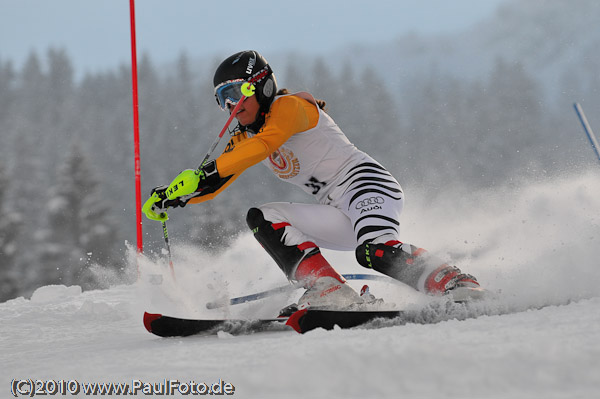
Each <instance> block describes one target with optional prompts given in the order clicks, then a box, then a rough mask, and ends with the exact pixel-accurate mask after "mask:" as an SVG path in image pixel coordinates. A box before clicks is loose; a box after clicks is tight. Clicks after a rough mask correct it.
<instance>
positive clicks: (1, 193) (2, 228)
mask: <svg viewBox="0 0 600 399" xmlns="http://www.w3.org/2000/svg"><path fill="white" fill-rule="evenodd" d="M7 190H8V176H7V175H6V173H5V170H4V168H3V166H2V165H1V164H0V302H3V301H6V300H7V299H10V298H14V297H15V296H16V295H18V293H19V278H18V273H17V270H16V269H15V260H16V256H17V240H16V238H17V235H18V234H19V224H20V223H19V222H20V217H19V214H18V213H16V212H14V211H11V210H9V209H7V207H6V202H5V201H4V200H5V199H6V192H7Z"/></svg>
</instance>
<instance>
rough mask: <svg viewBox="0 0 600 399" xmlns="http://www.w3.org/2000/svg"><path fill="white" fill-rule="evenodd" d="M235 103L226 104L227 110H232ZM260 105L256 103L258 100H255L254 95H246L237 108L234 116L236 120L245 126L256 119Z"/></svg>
mask: <svg viewBox="0 0 600 399" xmlns="http://www.w3.org/2000/svg"><path fill="white" fill-rule="evenodd" d="M234 107H235V105H232V104H227V108H228V109H229V112H231V111H233V108H234ZM259 108H260V106H259V105H258V101H256V96H252V97H247V98H246V99H245V100H244V102H243V103H242V105H240V108H239V109H238V112H237V114H236V115H235V118H236V119H237V120H238V122H239V123H240V125H242V126H247V125H250V124H252V123H253V122H254V121H256V117H257V116H258V109H259Z"/></svg>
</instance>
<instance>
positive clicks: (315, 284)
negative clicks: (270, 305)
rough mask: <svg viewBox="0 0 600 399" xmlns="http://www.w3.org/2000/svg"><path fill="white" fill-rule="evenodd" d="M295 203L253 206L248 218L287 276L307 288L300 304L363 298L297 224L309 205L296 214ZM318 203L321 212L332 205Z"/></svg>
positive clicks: (332, 303) (328, 303) (350, 301)
mask: <svg viewBox="0 0 600 399" xmlns="http://www.w3.org/2000/svg"><path fill="white" fill-rule="evenodd" d="M293 205H298V204H278V203H275V204H267V205H263V206H262V207H260V208H251V209H250V210H249V211H248V215H247V219H246V220H247V222H248V226H249V227H250V229H252V232H253V233H254V237H255V238H256V239H257V240H258V242H259V243H260V244H261V245H262V246H263V248H264V249H265V250H266V251H267V252H268V253H269V255H271V257H272V258H273V259H274V260H275V262H276V263H277V265H278V266H279V267H280V268H281V270H282V271H283V272H284V273H285V275H286V276H287V278H288V279H289V280H296V281H300V282H302V283H303V284H304V286H305V288H307V292H306V293H305V294H304V296H303V297H302V298H301V299H300V301H299V305H301V306H302V305H305V306H308V305H311V306H337V307H345V306H348V305H351V304H353V303H360V302H362V300H361V298H360V296H359V295H358V293H356V292H355V291H354V290H353V289H352V288H351V287H350V286H348V285H347V284H346V281H345V279H344V278H343V277H342V276H341V275H340V274H339V273H338V272H337V271H336V270H335V269H334V268H333V267H332V266H331V265H330V264H329V262H327V260H326V259H325V258H324V257H323V255H322V254H321V251H320V249H319V247H318V246H317V244H316V243H315V242H314V240H313V239H312V237H310V236H308V235H306V234H304V232H302V231H300V230H299V229H298V228H296V227H295V225H294V222H295V221H296V220H297V218H298V216H302V214H303V213H304V212H305V211H306V209H307V208H304V207H301V208H302V211H301V212H298V213H297V214H294V206H293ZM315 207H316V208H318V209H319V211H318V213H319V214H320V215H321V216H324V213H327V209H326V208H331V207H323V206H318V205H315ZM282 209H284V211H283V212H282V211H281V210H282ZM331 210H332V211H334V212H331V213H335V211H336V210H335V209H334V208H331ZM315 211H316V210H315ZM329 216H331V215H329ZM342 216H343V215H342ZM323 221H324V219H321V222H323Z"/></svg>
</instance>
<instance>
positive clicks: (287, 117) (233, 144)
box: [190, 93, 365, 203]
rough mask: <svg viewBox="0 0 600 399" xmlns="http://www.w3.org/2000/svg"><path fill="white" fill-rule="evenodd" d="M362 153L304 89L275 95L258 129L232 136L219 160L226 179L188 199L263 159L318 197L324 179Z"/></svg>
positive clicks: (332, 178) (325, 184)
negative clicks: (298, 91) (261, 125)
mask: <svg viewBox="0 0 600 399" xmlns="http://www.w3.org/2000/svg"><path fill="white" fill-rule="evenodd" d="M364 155H365V154H364V153H362V152H361V151H359V150H357V149H356V147H354V145H353V144H352V143H350V141H348V139H347V138H346V136H345V135H344V134H343V133H342V131H341V130H340V129H339V128H338V127H337V125H336V124H335V122H334V121H333V120H332V119H331V118H330V117H329V116H328V115H327V114H326V113H325V112H323V111H322V110H320V109H319V107H318V106H317V105H316V102H315V100H314V98H313V97H312V96H311V95H310V94H308V93H296V94H293V95H285V96H279V97H276V99H275V101H274V102H273V104H272V105H271V108H270V110H269V112H268V113H267V115H266V117H265V124H264V126H263V128H262V129H261V130H260V132H259V133H257V134H251V133H249V132H244V133H243V134H239V135H237V136H235V137H233V138H232V139H231V140H230V142H229V144H228V146H227V147H226V149H225V151H224V152H223V154H221V155H220V156H219V157H218V158H217V160H216V163H217V170H218V171H219V175H220V176H221V177H222V178H227V177H230V178H229V180H228V181H227V182H226V183H225V184H224V185H223V186H222V187H220V188H219V189H218V190H216V191H215V192H213V193H210V194H207V195H203V196H199V197H196V198H192V199H191V200H190V203H197V202H203V201H206V200H209V199H212V198H214V197H215V196H216V195H218V194H219V193H220V192H221V191H223V190H224V189H225V188H226V187H228V186H229V185H230V184H231V183H232V182H233V181H234V180H235V179H236V178H237V177H238V176H239V175H240V174H242V172H243V171H244V170H246V169H247V168H249V167H250V166H253V165H256V164H257V163H259V162H261V161H262V162H263V163H264V164H265V165H266V166H267V167H269V168H270V169H271V170H272V172H273V173H274V174H275V175H276V176H277V177H279V178H280V179H282V180H285V181H287V182H289V183H292V184H295V185H297V186H298V187H300V188H302V189H303V190H304V191H306V192H308V193H311V194H314V195H316V196H317V200H319V201H320V202H321V201H322V200H323V197H324V193H327V192H328V191H329V190H328V189H324V190H322V189H323V188H330V186H328V183H332V182H333V181H335V180H336V177H337V176H338V175H339V174H340V173H341V172H342V171H343V170H344V169H347V167H348V165H350V164H351V163H353V161H354V160H356V159H357V157H358V158H361V159H362V158H363V156H364Z"/></svg>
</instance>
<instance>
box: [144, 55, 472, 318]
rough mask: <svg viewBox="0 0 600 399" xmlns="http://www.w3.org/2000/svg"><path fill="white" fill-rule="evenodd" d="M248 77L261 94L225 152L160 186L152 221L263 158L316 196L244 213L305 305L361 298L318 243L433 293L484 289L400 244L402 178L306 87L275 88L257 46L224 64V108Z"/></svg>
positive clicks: (247, 106)
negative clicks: (298, 287)
mask: <svg viewBox="0 0 600 399" xmlns="http://www.w3.org/2000/svg"><path fill="white" fill-rule="evenodd" d="M250 80H252V82H253V84H254V90H255V94H254V95H251V96H250V97H246V98H245V100H244V101H243V103H242V104H241V105H240V107H239V108H238V111H237V113H236V114H235V118H236V119H237V121H238V125H237V127H236V129H235V130H234V133H233V134H232V138H231V140H230V142H229V144H228V145H227V147H226V148H225V150H224V152H223V154H221V155H220V156H219V157H218V158H216V159H215V160H212V161H211V162H208V163H205V164H204V165H203V166H202V167H201V168H200V169H199V170H198V171H196V170H192V169H189V170H185V171H183V172H182V173H181V174H180V175H179V176H177V178H175V179H174V180H173V182H172V183H171V184H170V185H169V186H161V187H157V188H155V189H154V190H153V191H152V195H151V197H150V199H148V201H147V202H146V203H145V205H144V208H143V210H144V212H145V214H146V215H147V217H148V218H150V219H152V220H159V221H164V220H166V219H167V218H168V216H167V213H166V211H167V209H168V208H169V207H179V206H181V207H183V206H185V205H186V204H188V203H199V202H203V201H206V200H210V199H213V198H214V197H215V196H217V195H218V194H220V193H221V192H222V191H223V190H225V189H226V188H227V187H228V186H229V185H230V184H231V183H232V182H233V181H234V180H235V179H236V178H237V177H239V175H240V174H242V172H243V171H244V170H245V169H247V168H249V167H250V166H253V165H255V164H257V163H259V162H262V163H263V164H265V165H266V166H267V167H268V168H270V169H271V171H272V172H273V173H274V174H275V175H276V176H277V177H279V178H280V179H282V180H284V181H287V182H290V183H292V184H294V185H296V186H298V187H300V188H301V189H303V190H304V191H306V192H308V193H310V194H312V195H313V196H314V198H315V199H316V201H317V202H318V204H298V203H284V202H278V203H269V204H265V205H261V206H258V207H255V208H251V209H250V210H249V211H248V214H247V219H246V220H247V223H248V226H249V227H250V229H251V230H252V232H253V233H254V237H255V238H256V239H257V240H258V242H259V243H260V244H261V245H262V246H263V248H264V249H265V250H266V251H267V252H268V253H269V255H270V256H271V257H272V258H273V260H274V261H275V262H276V263H277V265H278V266H279V267H280V268H281V270H282V271H283V272H284V273H285V275H286V276H287V278H288V279H289V280H290V281H300V282H302V283H303V285H304V287H305V288H306V292H305V293H304V295H303V296H302V297H301V298H300V300H299V301H298V306H300V307H306V306H313V307H335V308H347V307H349V306H351V305H353V304H359V303H362V302H363V301H364V300H363V298H361V297H360V295H359V294H358V293H357V292H356V291H355V290H354V289H352V288H351V287H350V286H349V285H348V284H347V283H346V281H345V279H344V278H343V277H342V276H341V275H340V274H339V273H338V272H337V271H336V270H335V269H334V268H333V267H332V266H331V265H330V264H329V262H328V261H327V260H326V259H325V258H324V257H323V255H322V254H321V251H320V248H321V247H322V248H328V249H335V250H354V251H355V253H356V260H357V261H358V263H359V264H361V265H362V266H364V267H366V268H369V269H373V270H375V271H378V272H380V273H383V274H386V275H388V276H390V277H392V278H394V279H397V280H399V281H401V282H403V283H405V284H407V285H409V286H411V287H412V288H414V289H416V290H418V291H421V292H424V293H426V294H430V295H443V294H448V293H452V294H453V295H454V296H455V298H456V297H457V296H458V297H461V298H462V297H465V296H467V297H468V296H469V295H471V292H475V291H478V290H479V283H478V282H477V280H476V279H475V278H474V277H473V276H471V275H468V274H464V273H462V272H461V271H460V270H459V269H458V268H456V267H453V266H449V265H448V264H446V263H444V262H442V261H441V260H438V259H436V258H434V257H432V256H430V255H429V254H428V253H426V251H425V250H423V249H422V248H417V247H415V246H414V245H410V244H407V243H403V242H401V240H400V228H399V227H400V221H399V220H400V213H401V211H402V207H403V203H404V194H403V191H402V188H401V187H400V184H399V183H398V182H397V181H396V179H395V178H394V177H393V176H392V175H391V174H390V173H389V172H388V171H387V170H386V169H385V168H384V167H383V166H382V165H381V164H379V163H378V162H377V161H376V160H374V159H373V158H371V157H370V156H369V155H367V154H366V153H364V152H362V151H360V150H358V149H357V148H356V147H355V146H354V145H353V144H352V143H351V142H350V141H349V140H348V138H347V137H346V136H345V135H344V133H343V132H342V131H341V130H340V128H339V127H338V126H337V125H336V124H335V122H334V121H333V120H332V118H331V117H330V116H329V115H328V114H327V113H326V112H325V111H324V108H325V102H324V101H321V100H315V98H314V97H313V96H312V95H311V94H309V93H306V92H300V93H294V94H290V93H289V92H288V91H287V90H286V89H282V90H279V91H278V90H277V81H276V79H275V75H274V74H273V71H272V69H271V67H270V66H269V64H268V63H267V61H266V60H265V58H263V57H262V56H261V55H260V54H259V53H258V52H256V51H242V52H239V53H236V54H233V55H232V56H230V57H228V58H227V59H225V60H224V61H223V62H222V63H221V64H220V65H219V67H218V68H217V70H216V72H215V75H214V79H213V83H214V87H215V97H216V100H217V103H218V105H219V106H220V108H221V109H222V110H224V111H228V112H230V113H231V112H232V111H233V109H234V107H235V106H236V105H237V104H238V102H239V100H240V99H241V98H242V85H243V84H245V83H247V82H248V81H250Z"/></svg>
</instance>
